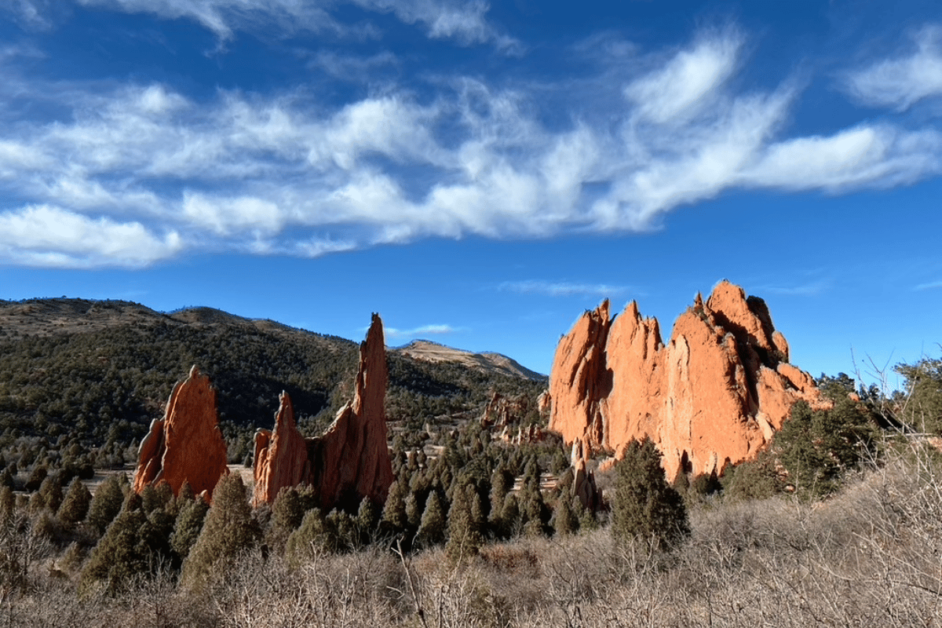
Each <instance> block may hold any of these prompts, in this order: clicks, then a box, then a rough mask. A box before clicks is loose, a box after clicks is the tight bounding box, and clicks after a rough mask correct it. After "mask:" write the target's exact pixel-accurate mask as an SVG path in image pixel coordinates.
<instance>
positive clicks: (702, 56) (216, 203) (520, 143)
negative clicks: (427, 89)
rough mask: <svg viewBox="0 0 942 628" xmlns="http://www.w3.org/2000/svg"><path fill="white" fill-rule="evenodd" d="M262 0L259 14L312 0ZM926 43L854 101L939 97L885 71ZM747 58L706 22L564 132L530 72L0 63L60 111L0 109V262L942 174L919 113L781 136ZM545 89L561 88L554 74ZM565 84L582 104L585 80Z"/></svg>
mask: <svg viewBox="0 0 942 628" xmlns="http://www.w3.org/2000/svg"><path fill="white" fill-rule="evenodd" d="M82 1H83V2H84V3H86V4H89V5H91V4H96V5H102V6H110V7H118V6H119V5H120V7H122V8H123V9H124V10H128V11H131V10H140V11H145V10H146V11H151V12H159V13H160V14H161V15H164V16H172V15H174V14H175V13H174V12H176V14H178V15H181V16H184V15H185V16H187V17H191V18H192V19H198V20H200V21H201V23H203V24H205V25H206V26H207V27H208V28H212V29H213V30H214V31H216V32H218V33H219V34H220V36H225V35H226V33H227V32H231V29H232V28H233V26H232V24H233V23H234V22H233V20H234V19H235V18H234V17H233V16H242V17H243V18H245V19H249V18H250V17H251V16H252V15H254V13H253V11H256V10H258V7H257V6H256V4H255V3H254V2H253V0H208V1H207V2H204V3H192V2H183V1H182V0H154V1H152V0H148V1H147V2H146V3H145V2H143V1H142V0H82ZM270 4H271V7H272V8H271V10H270V12H269V15H273V16H275V17H274V18H272V19H282V18H283V19H285V20H293V19H295V17H297V16H295V15H294V13H292V12H295V11H302V10H303V11H308V10H309V9H310V10H313V9H311V7H315V8H316V6H315V5H313V4H312V3H305V2H296V1H288V0H279V1H278V2H275V3H270ZM362 4H364V5H366V4H369V6H370V7H372V8H373V9H375V10H380V11H390V12H394V13H395V14H396V15H397V16H398V17H399V18H400V19H402V20H405V21H414V22H416V23H422V24H424V25H425V27H426V28H427V29H428V31H429V34H430V35H431V36H437V35H436V33H437V34H439V35H441V36H449V37H464V38H465V39H466V40H467V41H480V40H481V39H482V38H484V37H485V35H486V32H487V27H486V22H485V21H483V20H484V16H485V13H486V5H484V4H480V3H471V4H468V3H463V4H460V5H459V4H456V5H454V6H455V7H459V9H460V10H459V9H455V12H454V13H447V12H446V13H442V14H441V15H438V17H434V16H433V13H432V7H433V3H423V2H418V1H416V2H412V3H407V4H402V5H400V4H396V5H395V6H394V5H393V3H386V2H382V1H380V0H370V2H367V1H366V0H363V2H362ZM442 6H443V5H440V4H434V7H435V10H441V11H444V10H445V9H443V8H442ZM444 6H445V7H447V6H451V5H444ZM194 12H195V13H194ZM197 13H198V15H197ZM304 15H305V16H308V17H310V16H313V15H315V14H314V13H311V12H308V13H305V14H304ZM279 16H280V17H279ZM240 19H241V18H240ZM304 19H307V18H304ZM298 21H299V23H304V22H303V19H301V18H298ZM311 28H314V26H311ZM462 33H463V34H462ZM487 37H490V35H487ZM927 37H928V36H927ZM922 41H923V40H920V42H922ZM926 41H927V42H929V43H925V45H924V46H923V45H922V44H921V47H920V48H919V51H917V53H916V54H915V56H911V57H907V58H899V59H896V58H894V59H891V60H888V61H883V62H879V63H876V64H875V65H873V66H872V67H870V68H868V69H865V70H863V71H861V72H859V73H858V74H856V75H855V77H856V79H855V80H856V81H857V82H856V83H855V85H857V87H856V88H855V90H856V91H855V92H854V94H855V97H857V98H862V99H866V100H867V101H868V102H872V103H877V104H882V105H884V106H889V107H900V106H904V105H908V104H909V103H912V102H915V101H916V100H918V99H919V98H925V97H928V96H929V95H930V94H934V93H936V92H935V91H933V90H936V88H935V87H933V85H934V83H932V82H931V80H926V81H924V84H923V87H922V88H920V89H921V91H919V90H916V91H914V89H915V88H914V87H913V85H910V83H908V82H906V81H900V82H899V84H898V85H897V84H890V83H888V82H887V80H885V78H883V77H885V76H889V75H890V74H892V72H890V69H892V68H896V67H897V66H893V65H892V64H902V65H900V66H899V67H902V68H904V69H905V68H909V70H907V71H909V75H911V76H912V77H917V78H924V77H926V76H929V77H930V78H931V76H932V72H933V71H934V70H933V68H934V67H935V66H934V65H933V64H935V63H936V62H937V61H938V56H939V55H938V53H939V51H938V46H937V45H936V44H935V43H934V42H935V40H934V39H933V40H932V41H929V40H926ZM933 46H935V47H933ZM324 59H326V60H324ZM324 59H322V60H321V61H322V62H324V63H330V62H332V61H336V59H329V58H326V57H325V58H324ZM377 62H378V63H387V62H392V61H391V60H390V59H379V60H377ZM747 63H748V59H745V58H743V46H742V38H741V37H740V36H739V35H738V34H737V33H735V32H731V31H728V32H722V33H712V34H707V35H701V36H699V37H697V38H695V40H694V41H693V42H692V43H691V44H690V45H689V46H687V47H685V48H683V49H680V50H676V51H674V52H673V53H671V54H668V55H667V56H666V57H665V58H663V59H662V61H661V62H660V64H658V65H656V66H654V67H651V68H649V69H648V70H647V71H645V72H644V73H642V74H639V75H637V76H634V77H632V78H630V79H627V80H626V81H625V84H624V85H622V86H621V89H620V91H619V94H620V98H621V101H620V102H619V103H618V106H617V108H616V109H615V110H613V111H608V112H606V114H607V115H606V116H605V117H604V118H600V119H594V118H592V117H585V116H583V117H579V116H576V115H573V116H572V118H571V123H570V124H569V125H568V126H564V127H562V128H558V127H550V126H548V125H547V124H546V123H545V122H544V119H543V118H544V116H543V113H544V112H542V111H541V107H540V102H541V100H540V96H539V94H537V93H535V92H531V91H529V90H528V88H527V87H526V86H523V87H519V88H516V89H509V88H499V87H496V86H494V85H492V84H489V83H487V82H485V81H483V80H480V79H473V78H458V79H455V80H451V81H447V82H438V83H435V84H434V86H433V87H432V88H431V89H432V91H431V93H428V94H422V95H421V96H420V95H417V94H416V93H415V92H414V91H410V90H407V89H404V88H397V87H396V86H392V87H390V88H388V89H385V90H383V92H382V93H378V94H375V95H370V96H367V97H363V98H361V99H359V100H354V101H351V102H347V103H345V104H341V105H339V106H338V105H336V104H333V103H327V102H323V101H321V100H319V99H318V98H317V96H316V95H315V94H313V93H311V92H307V91H305V90H304V89H303V86H301V87H299V88H297V89H295V90H294V91H292V92H285V93H280V94H274V95H272V94H253V93H242V92H229V91H219V92H218V93H217V94H216V96H215V97H212V98H210V99H209V100H208V101H199V102H197V101H195V100H193V99H192V98H191V97H189V96H188V95H187V94H185V93H183V92H181V91H179V90H175V89H174V88H173V87H171V86H169V85H166V84H162V83H147V84H128V85H113V84H112V85H104V86H103V85H102V84H100V83H97V84H91V83H88V84H83V83H71V84H69V85H48V84H41V83H37V82H31V81H29V80H28V79H25V78H23V76H21V75H19V74H18V73H17V71H16V66H15V65H14V64H13V63H11V62H9V61H7V62H0V98H3V97H7V98H8V99H12V98H16V99H19V100H21V101H22V100H24V99H25V100H28V101H29V100H31V101H35V102H37V103H43V104H49V103H50V102H51V103H53V104H54V105H55V106H56V107H58V108H59V109H60V110H64V111H65V113H64V114H62V115H59V116H57V117H55V118H54V119H37V118H30V117H28V115H27V114H26V113H22V111H23V109H22V108H20V109H16V110H10V111H7V110H4V109H3V108H2V107H0V122H2V123H3V124H0V191H2V192H0V193H2V196H0V198H2V199H3V201H2V204H0V260H3V261H5V262H6V263H13V264H22V265H41V266H62V267H83V268H84V267H96V266H128V267H137V266H142V265H147V264H151V263H154V262H158V261H160V260H166V259H170V258H173V257H174V256H177V255H180V254H186V253H190V252H197V251H199V252H202V251H238V252H245V253H253V254H281V255H295V256H310V257H315V256H318V255H325V254H329V253H333V252H338V251H349V250H355V249H358V248H364V247H370V246H375V245H379V244H392V243H408V242H411V241H415V240H417V239H420V238H428V237H446V238H460V237H463V236H469V235H477V236H484V237H489V238H542V237H552V236H556V235H559V234H564V233H573V232H580V233H592V232H606V233H611V232H632V231H644V230H649V229H653V228H657V227H658V225H659V221H660V219H661V218H662V217H663V216H664V215H665V214H666V213H667V212H670V211H672V210H674V209H676V208H678V207H680V206H684V205H692V204H695V203H698V202H701V201H703V200H706V199H711V198H714V197H716V196H718V195H720V194H722V193H724V192H727V191H729V190H735V189H764V190H779V191H784V192H795V191H823V192H827V193H842V192H847V191H853V190H859V189H863V188H879V187H891V186H897V185H902V184H907V183H911V182H913V181H917V180H919V179H922V178H925V177H929V176H934V175H937V174H938V173H939V172H940V170H942V134H940V133H939V132H938V131H937V130H936V129H935V128H934V127H932V126H924V127H921V128H916V129H909V128H906V127H904V126H901V125H898V124H894V123H893V122H891V121H881V122H862V123H860V124H858V125H856V126H853V127H851V128H843V129H837V130H835V131H834V132H833V133H830V134H825V135H812V136H796V135H789V134H787V133H786V132H785V131H784V130H783V129H785V128H786V122H787V120H788V118H789V115H790V111H791V110H792V108H793V107H794V106H795V103H796V102H797V101H798V100H799V99H800V97H801V94H800V92H799V91H798V90H797V88H796V87H795V86H794V85H793V84H792V83H791V82H790V81H789V80H788V78H787V77H785V78H783V80H782V81H781V83H780V84H779V85H778V86H777V87H773V88H771V89H766V90H764V91H763V90H753V91H748V90H744V89H743V88H742V87H738V86H737V85H736V81H734V80H733V79H734V78H735V77H736V76H737V72H738V71H739V69H741V68H743V67H744V66H745V65H746V64H747ZM886 64H891V65H886ZM887 68H890V69H887ZM913 68H915V69H913ZM924 68H929V69H928V70H925V69H924ZM897 74H900V75H906V72H897ZM914 80H915V79H914ZM881 81H882V82H881ZM904 84H905V85H908V86H909V87H906V86H905V85H904ZM914 84H915V83H914ZM3 85H6V86H7V87H3ZM940 85H942V83H940ZM939 89H940V90H942V87H940V88H939ZM14 90H15V93H14ZM559 90H560V92H563V93H561V94H560V96H559V98H560V99H561V100H563V102H565V97H567V94H565V93H564V92H565V91H566V87H565V86H560V87H559ZM568 97H569V98H571V102H572V104H573V105H575V104H576V103H577V102H582V101H585V100H587V99H588V100H591V99H593V98H595V97H596V94H593V93H578V94H571V95H568ZM27 109H28V108H27ZM573 109H574V110H575V109H576V108H575V106H574V108H573ZM602 288H605V289H606V290H607V291H609V292H610V291H611V288H612V287H610V286H568V285H566V284H555V285H554V284H542V283H541V282H529V284H528V282H523V283H519V284H516V285H512V284H507V286H506V288H505V289H511V290H529V291H535V292H543V293H545V294H562V293H565V291H566V290H568V291H570V293H575V292H586V291H589V292H593V291H597V290H601V289H602ZM554 291H555V292H554ZM560 291H562V292H560Z"/></svg>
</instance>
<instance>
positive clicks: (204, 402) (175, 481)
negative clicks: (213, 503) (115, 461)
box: [134, 366, 229, 497]
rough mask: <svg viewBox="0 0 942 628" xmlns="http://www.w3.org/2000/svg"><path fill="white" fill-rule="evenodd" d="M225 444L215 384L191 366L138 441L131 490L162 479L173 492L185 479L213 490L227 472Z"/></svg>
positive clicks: (198, 487) (201, 488)
mask: <svg viewBox="0 0 942 628" xmlns="http://www.w3.org/2000/svg"><path fill="white" fill-rule="evenodd" d="M226 462H227V460H226V443H225V441H224V440H223V438H222V433H221V432H220V431H219V425H218V418H217V413H216V389H215V388H213V387H212V385H211V384H210V381H209V377H207V376H206V375H201V374H200V371H199V369H198V368H197V367H196V366H194V367H193V368H191V369H190V375H189V377H187V378H186V379H185V380H183V381H181V382H177V384H176V386H174V387H173V392H172V393H171V394H170V400H169V401H167V409H166V411H165V414H164V418H163V419H154V420H153V421H152V422H151V424H150V432H149V433H148V435H147V436H146V437H145V438H144V440H143V441H141V446H140V450H139V455H138V463H137V470H136V471H135V472H134V490H135V491H136V492H138V493H140V492H141V491H142V490H144V487H145V486H147V485H150V484H157V483H159V482H167V483H168V484H169V485H170V488H172V489H173V493H174V495H177V494H179V493H180V487H181V486H183V483H184V482H188V483H189V484H190V487H191V488H192V489H193V492H194V493H196V494H201V493H203V492H204V491H205V492H206V495H207V497H210V496H211V495H212V493H213V489H214V488H215V487H216V483H217V482H218V481H219V478H221V477H222V476H223V475H225V474H226V473H228V472H229V470H228V467H227V466H226Z"/></svg>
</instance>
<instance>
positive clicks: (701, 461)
mask: <svg viewBox="0 0 942 628" xmlns="http://www.w3.org/2000/svg"><path fill="white" fill-rule="evenodd" d="M788 353H789V348H788V343H787V342H786V341H785V337H784V336H782V334H781V333H779V332H777V331H775V329H774V327H773V325H772V318H771V316H770V315H769V311H768V308H767V307H766V305H765V302H764V301H762V300H761V299H758V298H756V297H749V298H746V295H745V293H744V292H743V290H742V288H739V287H738V286H735V285H733V284H731V283H729V282H727V281H723V282H721V283H720V284H719V285H717V286H716V288H715V289H714V291H713V294H712V295H710V298H709V299H708V300H707V301H706V302H705V303H704V302H703V300H702V299H701V297H700V295H697V298H696V302H695V303H694V305H693V307H691V308H689V309H688V310H687V311H686V312H685V313H684V314H682V315H681V316H680V317H679V318H678V319H677V321H676V323H675V324H674V329H673V332H672V334H671V339H670V342H669V343H667V344H666V345H665V344H664V343H663V341H662V340H661V334H660V326H659V325H658V322H657V320H656V319H650V318H648V319H645V318H642V316H641V314H640V312H639V310H638V306H637V304H636V303H634V302H632V303H630V304H628V306H627V307H626V308H625V311H624V312H623V313H622V314H621V315H620V316H617V317H615V318H614V319H612V318H610V316H609V304H608V301H605V302H603V303H602V304H601V305H600V306H599V307H598V308H597V309H596V310H594V311H590V312H586V313H585V314H584V315H583V316H582V318H580V319H579V321H577V322H576V324H575V326H574V327H573V328H572V330H571V331H570V332H569V334H567V335H566V336H564V337H563V338H562V339H561V340H560V342H559V345H558V347H557V350H556V356H555V359H554V361H553V370H552V373H551V375H550V395H551V397H552V410H551V415H550V429H551V430H554V431H557V432H559V433H560V434H562V436H563V438H564V439H565V441H566V442H567V443H570V444H571V443H574V442H576V441H577V440H579V441H581V442H582V444H583V446H584V447H585V448H586V449H587V450H589V451H592V452H598V451H608V452H612V453H614V455H615V456H616V457H620V456H621V455H622V454H623V452H624V449H625V448H626V447H627V446H628V444H629V443H630V442H631V441H632V440H635V439H643V438H644V437H646V436H647V437H650V438H651V439H652V440H653V441H654V442H655V444H656V445H657V446H658V449H660V451H661V453H662V454H663V456H664V458H663V465H664V468H665V471H666V473H667V475H668V477H669V478H670V479H673V478H674V477H676V475H677V474H678V473H680V472H685V473H691V474H694V475H697V474H709V473H712V472H714V471H715V472H716V473H718V474H719V473H722V471H723V469H724V468H725V467H726V466H727V465H729V464H736V463H739V462H742V461H744V460H750V459H753V458H754V457H755V456H756V455H757V454H758V452H759V451H760V450H761V449H762V448H763V447H765V445H766V444H767V443H768V442H769V440H770V439H771V438H772V435H773V434H774V433H775V431H777V430H778V429H780V428H781V426H782V423H783V422H784V421H785V420H786V418H787V417H788V414H789V411H790V409H791V406H792V405H793V404H794V403H795V402H796V401H798V400H799V399H804V400H806V401H808V402H809V403H811V404H812V406H815V407H823V406H826V405H827V402H825V401H824V400H822V398H821V396H820V394H819V393H818V390H817V389H816V388H815V385H814V381H813V380H812V378H811V377H810V376H809V375H808V374H807V373H805V372H803V371H801V370H800V369H798V368H797V367H795V366H793V365H791V364H789V363H788V357H789V356H788Z"/></svg>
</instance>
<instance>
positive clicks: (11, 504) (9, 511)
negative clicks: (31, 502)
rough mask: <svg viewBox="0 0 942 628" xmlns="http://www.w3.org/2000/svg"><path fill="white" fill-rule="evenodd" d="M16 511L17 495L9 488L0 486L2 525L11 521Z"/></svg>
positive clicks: (0, 520) (0, 518) (0, 523)
mask: <svg viewBox="0 0 942 628" xmlns="http://www.w3.org/2000/svg"><path fill="white" fill-rule="evenodd" d="M15 510H16V495H14V494H13V490H12V489H11V488H10V487H9V486H0V525H2V524H3V523H4V522H6V521H9V520H10V519H11V518H12V517H13V512H14V511H15Z"/></svg>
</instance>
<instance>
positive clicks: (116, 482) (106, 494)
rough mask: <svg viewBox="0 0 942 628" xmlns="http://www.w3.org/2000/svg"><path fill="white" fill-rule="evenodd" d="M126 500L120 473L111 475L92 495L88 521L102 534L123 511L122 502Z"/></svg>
mask: <svg viewBox="0 0 942 628" xmlns="http://www.w3.org/2000/svg"><path fill="white" fill-rule="evenodd" d="M123 502H124V493H123V492H122V490H121V481H120V479H119V476H118V475H111V476H108V478H107V479H105V481H104V482H102V483H101V485H99V487H98V490H96V491H95V496H94V497H92V503H91V504H90V505H89V507H88V517H86V521H87V522H88V524H89V525H90V526H92V527H93V528H94V529H95V530H96V531H97V532H98V534H99V536H100V535H102V534H104V533H105V529H106V528H107V527H108V525H109V524H110V523H111V522H112V521H113V520H114V518H115V517H116V516H117V515H118V513H119V512H121V504H122V503H123Z"/></svg>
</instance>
